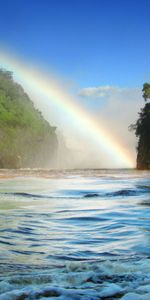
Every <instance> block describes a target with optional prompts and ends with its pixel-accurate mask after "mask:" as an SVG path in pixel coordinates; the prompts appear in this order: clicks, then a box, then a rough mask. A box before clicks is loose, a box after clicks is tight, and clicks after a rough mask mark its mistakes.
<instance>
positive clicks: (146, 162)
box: [131, 83, 150, 170]
mask: <svg viewBox="0 0 150 300" xmlns="http://www.w3.org/2000/svg"><path fill="white" fill-rule="evenodd" d="M142 91H143V97H144V99H145V101H146V102H147V103H146V104H145V106H144V107H143V108H142V109H141V111H140V113H139V119H138V120H137V122H136V124H134V125H131V127H132V129H134V130H135V134H136V136H137V137H138V146H137V169H140V170H143V169H146V170H149V169H150V103H149V102H148V100H149V99H150V84H148V83H145V84H144V86H143V90H142Z"/></svg>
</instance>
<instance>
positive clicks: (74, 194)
mask: <svg viewBox="0 0 150 300" xmlns="http://www.w3.org/2000/svg"><path fill="white" fill-rule="evenodd" d="M145 193H146V194H147V193H150V187H149V186H139V187H137V188H135V189H121V190H116V191H112V192H109V193H108V192H105V191H104V192H102V191H100V192H94V191H93V192H89V191H88V192H86V191H80V190H70V191H68V190H66V191H63V194H61V192H60V195H58V194H57V195H55V194H53V195H45V194H32V193H25V192H4V193H2V192H1V195H6V196H15V197H21V198H32V199H33V200H34V199H82V198H83V199H84V198H106V197H107V198H109V197H120V196H122V197H126V196H129V197H130V196H137V195H141V194H145Z"/></svg>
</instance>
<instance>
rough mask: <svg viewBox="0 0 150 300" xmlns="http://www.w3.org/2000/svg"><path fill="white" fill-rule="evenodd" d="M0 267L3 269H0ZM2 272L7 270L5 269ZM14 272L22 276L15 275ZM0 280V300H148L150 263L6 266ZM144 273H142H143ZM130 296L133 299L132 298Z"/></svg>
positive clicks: (112, 262) (124, 261) (139, 261)
mask: <svg viewBox="0 0 150 300" xmlns="http://www.w3.org/2000/svg"><path fill="white" fill-rule="evenodd" d="M1 267H3V266H2V265H1ZM4 268H7V266H6V265H4ZM15 268H16V269H17V271H18V270H20V271H21V273H20V274H17V275H16V269H15ZM8 270H9V271H8V273H7V275H6V276H4V277H2V276H1V278H0V280H1V282H0V300H6V299H7V300H10V299H15V300H20V299H28V300H30V299H41V300H43V299H59V300H69V299H70V300H80V299H81V300H100V299H101V300H104V299H105V300H106V299H109V300H110V299H111V300H115V299H122V300H129V299H136V300H149V299H150V260H149V259H148V258H145V259H138V258H136V259H133V260H132V259H129V260H128V259H126V260H113V261H108V260H107V261H97V262H80V261H70V262H67V263H66V264H64V265H60V266H51V267H50V268H48V267H43V268H42V269H39V268H36V266H30V267H29V269H27V267H26V268H23V266H22V270H21V266H17V265H16V266H13V265H12V266H11V274H10V266H8ZM143 270H144V273H143ZM131 296H132V297H131Z"/></svg>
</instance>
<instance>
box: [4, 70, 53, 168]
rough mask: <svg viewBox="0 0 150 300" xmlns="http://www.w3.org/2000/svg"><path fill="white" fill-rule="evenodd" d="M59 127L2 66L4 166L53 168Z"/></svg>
mask: <svg viewBox="0 0 150 300" xmlns="http://www.w3.org/2000/svg"><path fill="white" fill-rule="evenodd" d="M57 144H58V143H57V136H56V128H55V127H52V126H50V125H49V123H48V122H47V121H45V120H44V118H43V116H42V115H41V113H40V112H39V111H38V110H36V109H35V108H34V105H33V102H32V101H31V100H30V98H29V97H28V95H27V94H26V93H25V92H24V90H23V88H22V87H21V86H20V85H19V84H18V83H16V82H15V81H14V80H13V76H12V73H11V72H9V71H6V70H3V69H0V168H20V167H21V168H25V167H31V168H33V167H34V168H45V167H53V166H55V163H56V156H57Z"/></svg>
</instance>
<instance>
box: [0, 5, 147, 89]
mask: <svg viewBox="0 0 150 300" xmlns="http://www.w3.org/2000/svg"><path fill="white" fill-rule="evenodd" d="M0 10H1V17H0V41H1V44H2V45H4V46H7V47H8V48H10V49H12V50H13V51H14V52H15V53H17V54H18V55H21V56H22V57H25V58H28V59H30V60H34V61H36V62H38V63H39V64H41V65H43V66H45V68H47V69H48V68H49V67H50V68H53V69H54V70H55V71H56V72H58V73H59V74H62V75H63V76H66V78H70V79H71V80H73V81H75V82H76V83H77V84H78V85H79V86H80V87H88V86H97V85H98V86H99V85H113V86H122V87H130V86H131V87H133V86H134V87H135V86H140V85H141V84H143V81H146V80H149V79H150V59H149V53H150V38H149V33H150V1H149V0H140V1H139V0H122V1H120V0H75V1H73V0H11V1H10V0H0Z"/></svg>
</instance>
